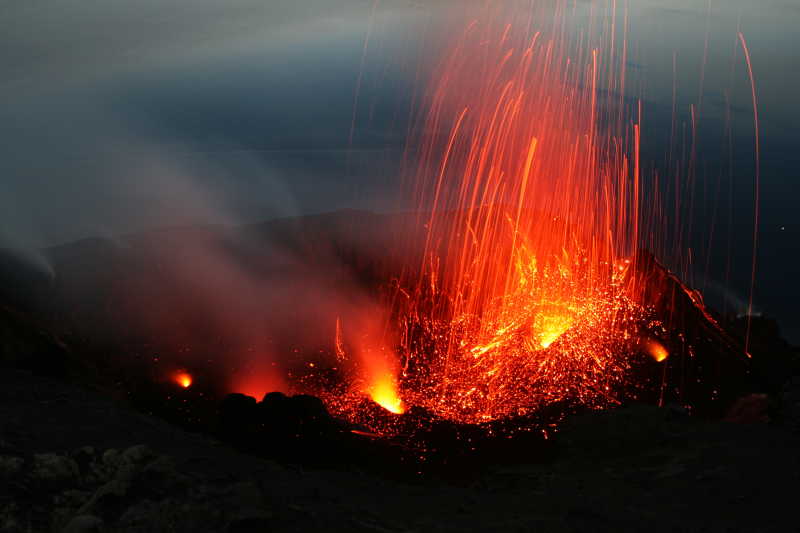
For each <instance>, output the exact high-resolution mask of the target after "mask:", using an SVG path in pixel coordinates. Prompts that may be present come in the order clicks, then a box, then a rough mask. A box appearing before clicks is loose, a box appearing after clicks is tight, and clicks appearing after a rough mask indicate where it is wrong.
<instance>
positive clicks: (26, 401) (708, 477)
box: [0, 368, 800, 533]
mask: <svg viewBox="0 0 800 533" xmlns="http://www.w3.org/2000/svg"><path fill="white" fill-rule="evenodd" d="M798 385H800V383H798V382H797V381H795V382H794V383H793V384H792V383H790V384H789V385H788V386H787V387H786V389H785V392H784V395H783V397H782V398H777V399H775V400H776V401H778V402H779V403H780V405H778V406H777V407H775V406H773V407H775V408H774V409H773V411H775V409H778V411H779V413H780V414H779V416H778V419H776V417H775V415H774V414H773V415H772V422H758V421H757V420H758V419H759V418H758V417H753V416H752V413H748V409H750V406H748V405H746V404H745V405H742V406H741V408H740V409H739V411H740V412H739V416H740V421H739V423H734V422H705V421H700V420H697V419H696V418H693V417H690V416H688V415H687V414H686V413H685V412H683V411H682V410H681V409H678V408H666V409H657V408H653V407H644V406H642V407H631V408H626V409H620V410H617V411H614V412H608V413H596V414H592V415H586V416H583V417H581V418H578V419H576V420H573V421H572V422H570V423H569V424H567V426H566V427H565V428H564V429H563V431H562V432H561V433H560V434H559V435H558V436H557V439H558V447H559V453H558V455H557V458H556V459H555V460H552V461H549V462H545V463H542V462H537V458H536V457H531V461H530V462H529V463H527V462H526V463H525V464H513V465H508V464H506V465H503V466H496V467H490V468H488V469H486V470H484V471H481V472H480V473H479V474H475V475H474V476H470V477H468V478H467V479H461V480H459V481H457V482H456V481H452V480H450V481H448V480H442V479H431V478H419V479H415V478H414V476H413V472H410V473H409V476H408V478H407V479H404V480H402V481H399V480H397V479H396V478H395V479H390V478H387V477H385V476H381V475H380V473H376V472H370V473H365V472H360V471H358V470H357V469H354V468H346V469H345V468H344V467H343V469H341V470H338V471H334V470H331V469H328V470H307V469H303V468H301V467H296V466H291V465H285V464H277V463H274V462H271V461H268V460H264V459H260V458H257V457H253V456H249V455H244V454H241V453H238V452H236V451H235V450H232V449H230V448H228V447H226V446H225V445H222V444H219V443H217V442H215V441H214V440H212V439H210V438H208V437H205V436H201V435H195V434H190V433H186V432H184V431H182V430H180V429H177V428H175V427H174V426H171V425H169V424H167V423H165V422H163V421H160V420H158V419H155V418H151V417H148V416H146V415H144V414H141V413H138V412H135V411H132V410H129V409H128V408H126V407H124V406H122V405H119V404H118V403H115V402H114V401H112V400H110V399H109V398H108V397H106V396H104V395H101V394H100V393H98V392H95V391H92V390H89V389H87V388H84V387H80V386H76V385H74V384H70V383H67V382H65V381H63V380H57V379H53V378H46V377H40V376H35V375H33V374H31V373H29V372H24V371H20V370H11V369H7V368H6V369H2V372H0V531H2V532H4V533H11V532H29V531H68V532H90V531H112V532H134V531H135V532H145V531H147V532H149V531H164V532H167V531H169V532H173V531H176V532H177V531H187V532H195V531H228V532H243V531H364V532H403V531H406V532H408V531H419V532H423V531H499V530H502V531H641V530H647V531H796V530H800V519H798V517H797V513H796V497H797V490H796V488H797V486H798V484H800V454H798V453H797V450H798V449H800V447H798V445H799V444H800V437H799V436H798V432H797V422H798V420H800V418H798V410H799V409H800V396H799V391H800V387H798ZM743 422H746V423H743ZM319 453H320V454H324V453H325V450H324V449H321V450H319Z"/></svg>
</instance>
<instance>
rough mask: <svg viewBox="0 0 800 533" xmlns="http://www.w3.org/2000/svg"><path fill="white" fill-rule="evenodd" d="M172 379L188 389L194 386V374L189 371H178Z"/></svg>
mask: <svg viewBox="0 0 800 533" xmlns="http://www.w3.org/2000/svg"><path fill="white" fill-rule="evenodd" d="M172 380H173V381H174V382H175V383H177V384H178V385H180V386H181V387H183V388H184V389H188V388H189V387H191V386H192V376H191V375H190V374H189V373H187V372H178V373H176V374H175V376H173V378H172Z"/></svg>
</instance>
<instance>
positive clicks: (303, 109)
mask: <svg viewBox="0 0 800 533" xmlns="http://www.w3.org/2000/svg"><path fill="white" fill-rule="evenodd" d="M630 3H631V7H630V27H631V30H630V35H629V43H630V47H631V53H630V64H629V67H628V68H629V73H630V75H631V78H632V79H634V80H636V81H635V83H631V87H630V90H631V96H634V97H641V98H642V99H643V101H644V109H645V118H644V136H645V140H644V144H645V147H644V151H645V155H646V157H650V158H651V159H652V161H653V163H654V164H655V165H658V164H659V163H660V162H661V161H662V160H663V153H664V149H663V142H664V132H665V131H667V132H668V130H669V124H670V120H671V106H672V84H673V80H675V82H676V84H677V91H678V102H677V109H678V116H679V120H687V119H688V108H689V104H690V103H696V102H697V101H698V96H699V94H700V77H701V72H703V69H702V68H701V65H702V58H703V50H704V48H705V39H706V36H708V60H707V63H706V68H705V71H704V72H705V77H704V82H703V93H702V97H703V107H702V113H701V115H700V131H701V139H700V142H699V147H700V156H699V165H698V168H699V169H702V172H701V174H703V175H705V176H706V177H705V178H703V179H708V180H711V181H709V183H716V181H715V180H716V176H717V174H718V172H719V170H718V169H719V168H721V166H720V165H721V164H720V161H721V160H723V159H725V158H726V157H727V154H726V153H725V152H724V151H723V150H722V149H721V146H722V133H723V122H722V117H723V116H724V115H723V113H724V106H723V102H724V99H723V94H724V91H726V90H727V91H728V93H729V94H730V95H731V104H732V106H731V109H732V111H733V132H734V137H733V146H734V150H733V153H734V156H733V160H734V168H735V172H734V178H733V187H734V189H735V196H734V199H735V201H734V203H733V211H732V212H731V213H732V220H734V224H733V226H732V227H730V228H729V231H730V235H732V236H735V239H734V241H735V242H734V246H733V251H732V253H731V254H730V257H731V258H732V261H733V262H734V264H735V265H736V266H735V268H734V273H733V276H732V277H731V282H730V284H729V287H727V288H726V290H725V291H722V292H725V293H726V294H727V295H728V297H729V298H731V299H737V298H738V299H746V290H747V278H748V276H749V247H750V244H751V243H750V240H749V239H750V233H751V232H752V218H753V213H752V202H753V192H752V191H753V156H754V154H753V152H754V150H753V146H754V139H753V121H752V119H753V113H752V106H751V103H750V93H749V84H748V79H747V76H746V70H745V65H744V63H743V61H742V53H741V49H740V48H737V31H738V29H739V28H741V31H742V32H743V34H744V35H745V37H746V39H747V42H748V44H749V47H750V51H751V54H752V58H753V67H754V71H755V77H756V83H757V87H758V96H759V108H760V115H761V116H760V118H761V126H762V131H761V133H762V188H761V193H762V224H761V247H760V252H759V275H758V284H757V290H756V294H755V300H756V304H757V308H758V309H759V310H761V311H763V312H765V313H767V314H770V315H774V316H778V317H779V318H780V319H781V323H782V326H783V328H784V330H785V332H786V333H787V334H788V335H789V336H790V338H792V339H793V340H794V341H800V324H798V320H797V318H796V317H797V313H796V312H795V305H794V302H796V301H798V300H800V283H798V282H797V281H796V279H797V275H798V273H799V271H800V269H798V268H796V266H795V265H796V264H797V262H798V259H800V257H798V250H797V244H796V243H797V240H798V237H800V224H799V223H798V217H797V215H796V207H795V202H796V194H795V189H796V187H795V185H794V181H795V175H796V169H797V168H800V153H799V152H800V151H798V145H797V141H796V131H795V129H796V125H797V124H798V123H800V110H798V106H797V105H796V104H795V92H796V90H797V87H799V86H800V69H798V68H797V64H798V61H797V59H798V57H797V56H798V52H797V37H796V34H797V30H796V29H797V27H798V26H799V25H800V4H797V3H796V2H793V1H792V0H765V1H762V2H752V1H749V2H746V1H744V0H725V1H723V0H712V2H711V11H710V13H711V14H710V16H709V15H708V9H709V6H708V4H707V3H706V2H705V1H696V0H695V1H691V0H631V2H630ZM463 4H464V2H458V1H455V0H453V1H435V2H434V1H427V0H423V1H416V2H411V1H392V0H383V1H381V2H379V3H378V4H377V8H375V9H374V11H373V2H372V0H362V1H358V0H302V1H296V2H269V1H268V2H264V1H255V0H230V1H226V2H215V1H211V0H191V1H190V0H145V1H142V2H124V1H120V0H116V1H114V0H105V1H98V0H82V1H78V0H64V1H60V2H5V3H3V4H2V5H0V21H1V22H0V97H2V101H3V102H4V105H3V106H0V146H2V148H0V154H2V155H1V156H0V175H1V176H2V178H1V179H0V244H2V245H5V246H13V247H20V248H22V247H28V248H31V247H36V246H41V245H47V244H53V243H60V242H66V241H70V240H73V239H77V238H81V237H85V236H90V235H108V236H111V235H115V234H119V233H124V232H130V231H135V230H138V229H142V228H146V227H153V226H161V225H174V224H186V223H207V222H213V223H226V224H237V223H243V222H248V221H256V220H262V219H267V218H271V217H274V216H283V215H289V214H303V213H312V212H322V211H329V210H335V209H340V208H345V207H357V208H366V209H372V210H387V209H391V208H392V207H393V206H395V205H396V204H395V202H396V198H397V194H396V187H397V183H398V175H399V171H400V160H401V156H402V152H403V148H404V143H405V137H404V127H405V124H406V120H407V119H408V112H409V100H410V97H411V96H410V95H411V94H412V93H413V91H414V90H415V89H418V88H419V84H418V83H415V79H414V78H415V74H416V72H417V69H418V68H419V67H420V66H424V65H425V64H426V63H427V62H426V58H427V57H429V56H431V55H435V50H436V46H435V42H436V40H437V38H438V37H439V36H441V33H440V32H441V28H442V27H444V26H443V24H444V22H445V21H446V20H447V19H448V17H449V16H450V15H451V14H453V13H454V12H457V11H458V8H459V6H463ZM580 4H584V2H580ZM618 4H619V5H623V4H624V2H622V1H620V2H618ZM368 30H369V31H370V46H369V48H368V49H367V54H366V55H365V56H363V58H362V51H363V43H364V39H365V35H366V33H367V31H368ZM673 54H675V58H676V61H677V67H678V68H677V77H675V76H673V69H672V59H673ZM362 62H363V69H362ZM359 73H361V75H360V78H361V85H360V89H359V106H358V107H357V109H356V110H357V113H356V119H357V120H356V128H355V130H354V136H353V143H352V145H350V144H349V137H350V129H351V119H352V116H353V109H354V106H353V102H354V91H355V87H356V81H357V80H358V79H359ZM726 183H727V182H726ZM699 187H700V188H701V189H702V187H703V182H702V180H701V182H700V184H699ZM698 194H699V193H698ZM699 197H700V196H698V198H699ZM726 201H727V200H726ZM709 202H710V200H709V201H708V202H706V203H707V205H705V210H702V209H701V210H700V211H698V213H697V217H698V221H699V225H700V226H702V225H703V224H706V225H707V224H708V223H709V213H711V212H712V211H713V210H712V209H711V207H710V206H711V205H712V204H711V203H709ZM701 203H702V202H701ZM726 209H727V208H726ZM727 213H728V211H726V216H728V215H727ZM696 245H697V246H699V247H702V246H703V243H702V242H698V243H697V244H696ZM702 253H705V251H702ZM718 255H719V253H718V252H714V251H712V252H711V257H713V258H715V259H714V261H715V262H714V263H713V264H712V267H711V269H710V272H711V275H710V280H707V282H706V283H705V287H706V289H707V291H708V292H711V293H713V292H715V287H716V286H718V285H721V284H722V281H721V278H720V277H719V272H721V269H722V267H721V265H722V263H724V262H725V259H719V258H718V257H717V256H718ZM723 255H725V257H727V252H726V254H723ZM715 273H716V274H715ZM718 292H720V291H718Z"/></svg>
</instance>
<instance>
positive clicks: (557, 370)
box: [368, 2, 654, 423]
mask: <svg viewBox="0 0 800 533" xmlns="http://www.w3.org/2000/svg"><path fill="white" fill-rule="evenodd" d="M554 8H555V16H553V9H554ZM567 10H568V4H567V3H566V2H556V4H555V6H553V5H548V6H542V5H541V4H538V3H537V4H534V5H532V6H531V8H530V10H529V11H528V14H529V18H528V19H527V20H523V21H520V20H515V21H513V22H505V19H504V17H503V15H502V13H501V11H502V8H500V9H498V8H496V7H494V6H489V7H487V8H486V11H485V12H484V13H482V16H481V17H479V18H478V19H476V20H474V21H472V22H471V23H470V24H469V25H468V27H467V28H466V30H464V32H463V33H462V34H461V35H460V36H459V38H458V39H456V41H455V42H454V43H453V44H452V45H451V46H450V48H449V50H448V51H447V53H446V54H445V56H444V58H443V59H442V61H441V63H440V64H439V65H438V66H437V68H436V69H435V71H434V72H435V74H434V79H433V82H432V84H431V89H430V91H429V95H428V105H427V107H426V111H425V114H424V116H423V118H422V120H421V121H420V124H419V128H418V131H419V132H420V133H419V135H418V136H417V137H416V138H415V139H414V140H413V141H411V143H410V145H409V150H408V155H409V156H410V157H413V159H414V160H415V169H414V171H413V179H412V180H411V183H410V186H409V190H410V193H411V194H412V196H413V203H414V205H415V206H416V207H417V210H418V213H420V214H419V215H418V217H417V219H416V221H415V224H416V225H417V227H421V228H424V230H423V233H424V250H423V252H422V254H421V256H420V259H419V260H417V261H416V263H415V264H409V265H407V267H406V269H405V273H404V275H403V276H402V277H401V278H400V280H399V282H398V284H397V287H398V288H397V290H396V292H395V294H393V295H392V298H391V304H390V305H391V307H392V317H393V319H394V320H395V321H396V324H397V326H396V329H399V330H400V332H401V333H400V335H399V338H400V339H401V340H400V342H399V349H398V351H399V360H400V361H401V364H400V367H401V368H402V370H401V375H400V376H399V378H397V379H395V378H394V377H393V376H391V377H387V376H381V377H380V380H381V381H380V382H379V383H377V384H375V385H371V386H370V387H368V389H370V390H377V388H379V389H380V391H381V392H380V395H381V397H382V399H381V400H378V401H379V403H381V404H382V405H384V406H386V405H389V406H398V405H400V402H401V400H400V398H401V397H402V401H403V402H404V403H406V404H408V405H411V406H418V407H422V408H425V409H427V410H428V411H429V412H432V413H433V414H435V415H436V416H439V417H443V418H446V419H450V420H453V421H456V422H462V423H480V422H486V421H491V420H496V419H499V418H504V417H511V416H521V415H525V414H527V413H530V412H532V411H533V410H535V409H538V408H541V407H543V406H546V405H548V404H550V403H553V402H556V401H563V400H570V401H577V402H579V403H581V404H584V405H587V406H592V407H595V406H604V405H609V404H613V403H615V402H617V399H616V397H615V393H616V391H618V390H619V389H620V387H621V386H622V385H623V384H624V381H625V377H626V372H627V370H628V369H629V366H630V362H629V357H630V355H631V353H633V352H634V351H635V350H636V346H637V345H638V343H639V340H638V339H639V335H640V331H641V330H642V328H644V327H648V326H649V327H653V326H654V323H653V320H649V317H648V309H647V308H646V307H645V306H644V305H642V303H641V298H640V297H639V293H638V291H637V281H636V280H637V276H635V275H632V272H634V271H635V269H636V264H635V262H636V258H637V251H638V247H639V243H640V234H639V232H640V229H639V228H640V224H641V218H642V217H641V215H642V210H641V206H642V193H641V186H640V165H639V125H638V120H639V119H638V117H637V118H636V121H633V120H631V119H630V118H629V113H628V109H627V106H626V103H625V101H624V99H623V97H622V96H620V95H621V94H622V93H623V92H624V85H625V70H624V66H625V62H626V53H627V52H626V45H625V44H624V42H625V39H624V38H623V39H622V42H623V45H622V49H621V50H619V49H617V50H615V48H614V44H615V32H616V29H615V28H614V27H613V23H612V26H609V27H605V28H590V29H589V30H588V31H587V32H574V31H571V30H570V29H569V28H568V27H567V20H568V16H567V15H568V13H567ZM548 13H549V14H548ZM614 18H615V17H614V16H613V14H612V17H611V20H614ZM624 31H625V28H623V32H624ZM623 37H624V36H623ZM601 45H606V46H607V49H603V48H601ZM408 233H409V234H414V235H416V234H417V232H416V231H413V230H411V231H409V232H408ZM395 384H396V385H395ZM373 398H375V396H374V395H373ZM389 410H391V411H397V410H396V409H392V408H391V407H390V408H389Z"/></svg>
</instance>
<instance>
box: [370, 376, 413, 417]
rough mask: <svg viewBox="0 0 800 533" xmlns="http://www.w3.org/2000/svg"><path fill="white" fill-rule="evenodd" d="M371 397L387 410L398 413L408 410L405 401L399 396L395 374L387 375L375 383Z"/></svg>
mask: <svg viewBox="0 0 800 533" xmlns="http://www.w3.org/2000/svg"><path fill="white" fill-rule="evenodd" d="M370 398H371V399H372V401H374V402H375V403H377V404H378V405H380V406H381V407H383V408H384V409H386V410H387V411H389V412H391V413H394V414H396V415H400V414H403V413H404V412H405V410H406V409H405V407H404V406H403V401H402V400H401V399H400V397H399V396H398V391H397V384H396V383H395V381H394V376H388V375H387V376H386V377H385V378H384V379H383V380H379V381H378V382H377V383H375V384H374V385H373V387H372V389H371V390H370Z"/></svg>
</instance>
